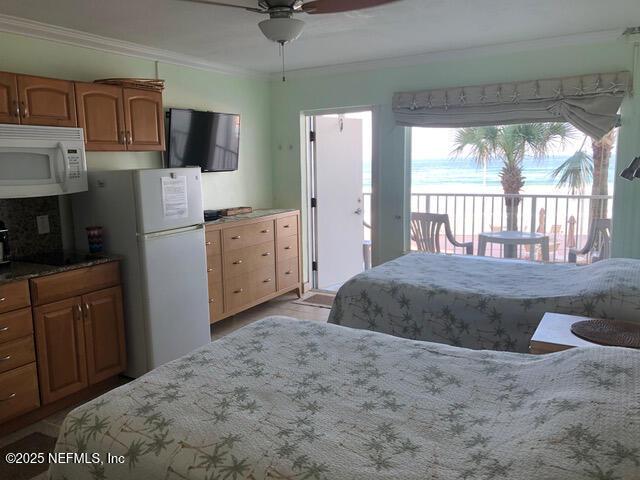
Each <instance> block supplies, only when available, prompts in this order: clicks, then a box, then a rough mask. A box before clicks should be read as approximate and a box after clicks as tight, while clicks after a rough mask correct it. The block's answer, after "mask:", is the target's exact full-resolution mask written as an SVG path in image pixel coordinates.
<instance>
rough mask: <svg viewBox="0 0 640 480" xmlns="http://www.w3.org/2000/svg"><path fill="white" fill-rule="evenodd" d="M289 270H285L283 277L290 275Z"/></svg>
mask: <svg viewBox="0 0 640 480" xmlns="http://www.w3.org/2000/svg"><path fill="white" fill-rule="evenodd" d="M291 273H292V272H291V270H287V271H286V272H284V274H285V275H291Z"/></svg>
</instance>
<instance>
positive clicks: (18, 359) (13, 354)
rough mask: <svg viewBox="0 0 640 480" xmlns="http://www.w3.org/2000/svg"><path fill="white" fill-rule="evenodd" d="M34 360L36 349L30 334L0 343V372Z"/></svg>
mask: <svg viewBox="0 0 640 480" xmlns="http://www.w3.org/2000/svg"><path fill="white" fill-rule="evenodd" d="M35 361H36V351H35V347H34V345H33V336H32V335H29V336H28V337H22V338H19V339H18V340H13V341H12V342H7V343H3V344H0V373H2V372H6V371H8V370H13V369H14V368H18V367H21V366H22V365H26V364H27V363H32V362H35Z"/></svg>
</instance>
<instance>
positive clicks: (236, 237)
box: [222, 220, 274, 253]
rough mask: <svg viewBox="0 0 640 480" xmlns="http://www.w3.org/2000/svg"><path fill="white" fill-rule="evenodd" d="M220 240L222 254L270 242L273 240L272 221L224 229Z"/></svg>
mask: <svg viewBox="0 0 640 480" xmlns="http://www.w3.org/2000/svg"><path fill="white" fill-rule="evenodd" d="M222 238H223V244H224V253H227V252H229V251H231V250H237V249H239V248H245V247H250V246H251V245H258V244H261V243H265V242H272V241H273V240H274V235H273V220H268V221H265V222H258V223H251V224H249V225H241V226H239V227H233V228H225V229H223V231H222Z"/></svg>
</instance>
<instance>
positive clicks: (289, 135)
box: [271, 41, 640, 263]
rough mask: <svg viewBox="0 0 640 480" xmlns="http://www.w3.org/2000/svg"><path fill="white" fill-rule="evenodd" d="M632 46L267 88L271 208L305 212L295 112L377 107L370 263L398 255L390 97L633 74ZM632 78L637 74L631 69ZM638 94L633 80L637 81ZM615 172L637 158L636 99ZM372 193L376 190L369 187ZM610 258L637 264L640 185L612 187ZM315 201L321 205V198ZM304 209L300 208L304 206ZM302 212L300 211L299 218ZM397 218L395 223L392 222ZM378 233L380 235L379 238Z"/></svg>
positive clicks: (399, 208)
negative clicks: (269, 97)
mask: <svg viewBox="0 0 640 480" xmlns="http://www.w3.org/2000/svg"><path fill="white" fill-rule="evenodd" d="M632 54H633V50H632V46H631V45H629V44H626V43H625V42H624V41H619V42H611V43H608V44H592V45H582V46H563V47H557V48H547V49H541V50H534V51H524V52H513V53H501V54H493V55H491V54H486V53H485V54H482V55H475V56H471V55H468V56H467V58H460V57H459V58H455V59H454V58H452V59H451V60H448V61H442V60H440V61H434V62H431V63H428V64H424V65H420V66H406V67H394V68H384V69H382V68H381V69H377V70H370V71H358V72H351V73H334V74H324V75H322V74H319V73H316V74H314V75H313V76H310V75H304V74H300V75H290V76H289V78H288V79H287V82H286V83H282V82H276V81H274V82H273V83H272V105H273V107H272V111H271V118H272V124H273V127H272V134H273V144H272V148H273V163H274V172H273V175H274V202H275V205H276V206H297V207H301V206H303V199H304V198H306V193H305V191H304V185H305V183H304V182H301V181H300V180H301V178H304V177H305V174H306V173H305V172H304V166H303V165H301V155H300V149H301V145H300V134H299V130H300V128H299V122H300V113H301V112H303V111H310V110H315V109H330V108H337V107H346V106H363V105H372V106H376V107H377V108H378V110H379V113H380V115H379V120H380V121H379V128H378V131H379V143H378V145H377V147H378V149H379V152H380V170H379V173H380V189H379V191H378V195H377V201H376V200H374V201H375V203H376V206H375V207H374V208H376V207H377V209H378V214H377V215H376V217H374V219H373V221H374V222H376V223H377V227H378V235H377V237H374V239H373V243H374V263H379V262H382V261H386V260H389V259H392V258H394V257H397V256H398V255H400V254H401V253H402V251H403V249H404V246H405V239H406V238H407V237H406V236H405V231H406V228H407V215H406V212H408V206H407V199H406V198H405V190H406V189H405V182H406V173H408V172H407V169H408V166H407V163H408V158H407V154H406V150H407V149H406V142H407V141H408V139H409V138H408V134H407V133H405V129H404V128H400V127H396V126H395V123H394V119H393V115H392V112H391V105H390V103H391V98H392V95H393V93H394V92H396V91H402V90H415V89H423V88H437V87H450V86H464V85H474V84H483V83H492V82H503V81H517V80H531V79H536V78H548V77H556V76H565V75H575V74H586V73H595V72H609V71H617V70H631V69H632V58H633V56H632ZM635 73H636V75H635V76H636V78H638V77H640V72H638V71H636V72H635ZM636 91H640V89H639V88H638V79H637V80H636ZM623 122H624V124H623V127H622V128H621V130H620V139H619V156H620V158H621V161H620V162H619V163H620V164H619V165H618V170H620V169H621V168H622V166H623V165H622V164H623V163H625V164H626V163H628V162H629V161H630V160H631V158H633V157H634V156H636V155H639V154H640V100H639V99H638V97H635V98H632V99H629V100H627V101H626V102H625V104H624V105H623ZM374 188H375V186H374ZM615 190H616V199H615V207H614V208H615V214H614V216H615V219H614V222H615V226H614V235H615V236H614V238H615V244H614V253H615V255H617V256H629V257H638V258H640V209H639V208H638V207H639V206H640V182H635V183H634V184H631V183H630V182H627V181H624V180H622V179H618V180H616V185H615ZM319 201H321V199H319ZM303 210H306V208H303ZM305 213H306V212H305ZM398 217H400V218H398ZM380 232H384V235H380Z"/></svg>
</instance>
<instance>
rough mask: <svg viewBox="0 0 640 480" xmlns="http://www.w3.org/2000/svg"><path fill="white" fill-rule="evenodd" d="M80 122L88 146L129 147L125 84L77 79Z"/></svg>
mask: <svg viewBox="0 0 640 480" xmlns="http://www.w3.org/2000/svg"><path fill="white" fill-rule="evenodd" d="M75 90H76V106H77V110H78V126H79V127H82V128H83V129H84V140H85V146H86V149H87V150H90V151H91V150H92V151H118V150H126V149H127V145H126V137H125V122H124V105H123V99H122V88H120V87H116V86H113V85H101V84H99V83H76V85H75Z"/></svg>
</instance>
